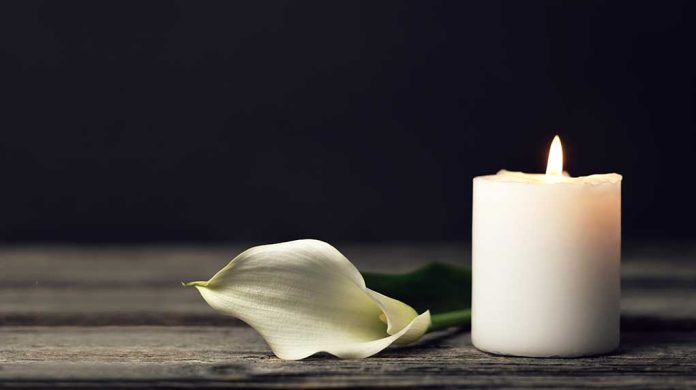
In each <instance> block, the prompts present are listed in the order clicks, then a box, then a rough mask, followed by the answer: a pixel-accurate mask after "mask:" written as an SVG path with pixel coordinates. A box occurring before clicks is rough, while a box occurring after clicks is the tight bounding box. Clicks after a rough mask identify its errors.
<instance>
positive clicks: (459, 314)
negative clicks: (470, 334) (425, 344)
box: [428, 309, 471, 332]
mask: <svg viewBox="0 0 696 390" xmlns="http://www.w3.org/2000/svg"><path fill="white" fill-rule="evenodd" d="M430 320H431V325H430V328H428V332H434V331H436V330H442V329H447V328H451V327H454V326H462V325H468V324H470V323H471V310H469V309H467V310H455V311H449V312H446V313H440V314H433V316H432V317H430Z"/></svg>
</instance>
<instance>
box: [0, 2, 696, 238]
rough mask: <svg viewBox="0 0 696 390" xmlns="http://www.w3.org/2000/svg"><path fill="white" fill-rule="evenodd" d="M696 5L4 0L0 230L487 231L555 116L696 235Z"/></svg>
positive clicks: (652, 204) (663, 222) (627, 205)
mask: <svg viewBox="0 0 696 390" xmlns="http://www.w3.org/2000/svg"><path fill="white" fill-rule="evenodd" d="M695 6H696V2H689V1H683V2H680V1H655V2H636V1H630V2H619V1H611V2H609V1H608V2H604V1H585V2H580V1H578V2H575V1H573V2H570V1H549V2H539V1H504V2H500V1H490V0H485V1H469V2H461V1H450V2H437V1H419V2H410V1H398V2H395V1H364V2H363V1H316V2H315V1H312V2H308V1H251V0H250V1H232V2H193V1H191V2H121V1H119V2H101V1H99V2H97V1H87V2H30V1H17V2H2V3H0V77H1V78H2V83H1V84H0V98H1V99H2V108H1V111H0V132H1V136H0V174H1V175H2V176H1V177H2V188H1V191H0V240H2V241H6V242H16V241H72V242H131V241H171V240H192V241H200V240H254V241H263V242H271V241H277V240H284V239H292V238H299V237H315V238H322V239H327V240H343V241H348V240H427V241H441V240H462V241H465V240H468V239H469V234H470V223H471V222H470V219H471V178H472V177H473V176H476V175H480V174H489V173H493V172H495V171H496V170H498V169H500V168H508V169H515V170H525V171H537V172H541V171H543V170H544V167H545V159H546V151H547V148H548V144H549V142H550V140H551V138H552V136H553V134H554V133H558V134H560V135H561V137H562V139H563V141H564V145H565V148H566V156H567V168H568V170H569V171H570V172H571V173H572V174H574V175H580V174H590V173H600V172H610V171H613V172H619V173H622V174H623V175H624V187H623V202H624V203H623V206H624V236H625V237H626V238H627V239H629V240H630V239H642V238H645V237H651V238H673V237H681V238H690V237H694V236H696V223H694V221H696V211H695V209H694V199H695V198H696V189H695V188H694V187H696V186H694V185H693V182H694V181H695V180H696V179H694V178H693V177H692V176H693V174H694V168H696V164H695V163H694V161H695V157H694V155H693V154H694V150H696V149H695V147H696V136H695V132H696V127H695V122H696V114H695V113H696V110H695V108H696V93H695V92H696V63H695V54H694V37H695V36H696V24H695V23H694V22H695V20H694V15H695V12H694V11H695Z"/></svg>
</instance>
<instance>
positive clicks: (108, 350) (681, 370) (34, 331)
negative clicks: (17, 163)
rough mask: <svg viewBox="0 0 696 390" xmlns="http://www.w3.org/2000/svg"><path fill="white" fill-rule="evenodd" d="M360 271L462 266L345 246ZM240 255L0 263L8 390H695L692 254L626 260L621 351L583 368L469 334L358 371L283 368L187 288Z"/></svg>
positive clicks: (76, 252)
mask: <svg viewBox="0 0 696 390" xmlns="http://www.w3.org/2000/svg"><path fill="white" fill-rule="evenodd" d="M337 247H338V248H339V249H340V250H341V251H342V252H344V253H345V254H346V255H347V256H348V258H350V259H351V260H352V261H353V262H354V263H355V264H356V265H357V266H358V267H359V268H360V269H361V270H365V271H390V272H400V271H408V270H411V269H413V268H415V267H417V266H419V265H421V264H424V263H426V262H428V261H442V262H448V263H454V264H460V265H467V264H468V262H469V259H470V251H469V249H468V247H466V246H459V245H418V246H416V245H408V244H399V245H373V244H370V245H340V244H339V245H337ZM244 248H245V245H229V246H178V247H177V246H149V247H107V248H104V247H66V246H63V247H56V246H33V247H5V248H2V249H0V387H38V388H44V387H48V386H60V387H68V388H73V387H98V388H109V387H135V388H138V387H165V388H171V387H177V388H178V387H275V388H278V387H299V386H301V387H321V388H325V387H410V386H418V387H467V386H470V387H496V386H500V387H639V388H696V332H695V331H696V246H694V245H691V246H689V245H684V244H681V245H674V244H665V245H656V244H651V245H640V246H635V247H629V248H627V249H626V250H625V253H624V260H623V270H622V274H623V275H622V278H623V280H622V283H623V296H622V342H621V347H620V349H619V350H618V351H616V352H615V353H612V354H610V355H607V356H601V357H594V358H583V359H526V358H511V357H499V356H493V355H489V354H486V353H483V352H480V351H478V350H476V349H474V348H473V347H472V346H471V343H470V337H469V333H468V331H467V330H459V331H456V330H455V331H445V332H440V333H434V334H429V335H427V336H426V338H425V339H424V340H422V341H421V342H420V343H418V344H416V345H413V346H408V347H401V348H390V349H387V350H385V351H383V352H382V353H380V354H378V355H376V356H374V357H372V358H368V359H364V360H350V361H348V360H338V359H336V358H333V357H331V356H329V355H320V356H316V357H312V358H309V359H306V360H302V361H282V360H280V359H277V358H276V357H274V356H273V354H272V353H271V352H270V350H269V349H268V348H267V346H266V345H265V344H264V342H263V340H262V339H261V338H260V337H258V335H256V334H255V333H254V332H253V331H252V330H251V329H250V328H248V327H247V326H245V325H244V324H242V323H240V322H238V321H236V320H234V319H231V318H228V317H224V316H221V315H219V314H217V313H216V312H214V311H212V310H211V309H210V308H209V307H208V306H207V305H206V304H205V303H204V302H203V301H202V299H201V298H200V296H199V294H198V293H197V292H196V291H195V290H194V289H188V288H183V287H181V285H180V282H181V281H187V280H199V279H207V278H208V277H209V276H211V275H212V274H213V273H214V272H215V271H217V270H218V269H219V268H221V267H222V266H223V265H225V264H226V263H227V262H228V260H229V259H231V258H232V257H233V256H234V255H235V254H237V253H239V252H240V250H242V249H244Z"/></svg>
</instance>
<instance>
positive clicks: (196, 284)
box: [181, 281, 208, 287]
mask: <svg viewBox="0 0 696 390" xmlns="http://www.w3.org/2000/svg"><path fill="white" fill-rule="evenodd" d="M181 285H182V286H184V287H206V286H208V282H203V281H197V282H181Z"/></svg>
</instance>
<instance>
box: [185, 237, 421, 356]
mask: <svg viewBox="0 0 696 390" xmlns="http://www.w3.org/2000/svg"><path fill="white" fill-rule="evenodd" d="M185 285H187V286H195V287H196V288H197V289H198V291H199V292H200V293H201V295H202V296H203V298H204V299H205V301H206V302H207V303H208V304H209V305H210V306H211V307H213V308H214V309H215V310H218V311H220V312H222V313H224V314H228V315H231V316H233V317H236V318H238V319H240V320H242V321H244V322H246V323H247V324H249V325H250V326H251V327H252V328H254V329H255V330H256V331H257V332H259V334H261V336H262V337H263V338H264V340H266V342H267V343H268V345H269V346H270V347H271V350H273V353H275V355H276V356H278V357H279V358H281V359H289V360H296V359H303V358H306V357H308V356H311V355H313V354H315V353H318V352H328V353H330V354H332V355H334V356H337V357H339V358H345V359H360V358H365V357H368V356H372V355H374V354H376V353H378V352H380V351H381V350H383V349H385V348H387V347H388V346H389V345H391V344H395V345H403V344H408V343H412V342H415V341H417V340H418V339H420V338H421V336H423V334H424V333H425V332H426V331H427V330H428V327H429V326H430V324H431V320H430V312H429V311H425V312H424V313H422V314H420V315H418V313H416V311H415V310H414V309H413V308H411V307H410V306H408V305H407V304H405V303H403V302H400V301H398V300H396V299H392V298H389V297H387V296H385V295H382V294H380V293H378V292H376V291H372V290H370V289H369V288H367V286H365V281H364V280H363V277H362V275H360V272H358V270H357V269H356V268H355V266H353V264H352V263H351V262H350V261H348V259H347V258H346V257H345V256H343V255H342V254H341V252H339V251H338V250H337V249H336V248H334V247H333V246H331V245H329V244H327V243H325V242H322V241H317V240H297V241H290V242H284V243H280V244H272V245H262V246H257V247H254V248H251V249H248V250H246V251H244V252H243V253H242V254H240V255H239V256H237V257H236V258H234V259H233V260H232V261H231V262H230V263H229V264H228V265H227V266H225V267H224V268H223V269H221V270H220V271H219V272H218V273H217V274H215V275H214V276H213V277H212V278H211V279H210V280H208V281H206V282H190V283H186V284H185Z"/></svg>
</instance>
